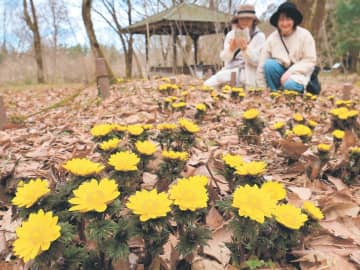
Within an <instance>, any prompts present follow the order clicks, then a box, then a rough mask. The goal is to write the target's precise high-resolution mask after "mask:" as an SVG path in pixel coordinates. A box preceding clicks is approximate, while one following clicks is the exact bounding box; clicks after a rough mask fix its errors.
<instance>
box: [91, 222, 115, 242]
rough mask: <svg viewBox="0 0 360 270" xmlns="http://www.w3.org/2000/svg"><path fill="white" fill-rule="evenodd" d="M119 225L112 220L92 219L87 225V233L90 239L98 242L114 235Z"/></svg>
mask: <svg viewBox="0 0 360 270" xmlns="http://www.w3.org/2000/svg"><path fill="white" fill-rule="evenodd" d="M118 229H119V226H118V224H117V223H115V222H114V221H112V220H94V221H92V222H91V223H90V224H89V225H88V227H87V230H86V232H87V235H88V237H89V239H90V240H94V241H95V242H97V243H98V244H101V243H102V242H103V241H105V240H107V239H109V238H112V237H114V236H115V234H116V232H117V230H118Z"/></svg>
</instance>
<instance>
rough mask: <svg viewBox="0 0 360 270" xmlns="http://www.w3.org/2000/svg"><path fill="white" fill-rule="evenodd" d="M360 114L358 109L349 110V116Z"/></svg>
mask: <svg viewBox="0 0 360 270" xmlns="http://www.w3.org/2000/svg"><path fill="white" fill-rule="evenodd" d="M358 115H359V112H358V111H356V110H351V111H349V112H348V117H349V118H353V117H356V116H358Z"/></svg>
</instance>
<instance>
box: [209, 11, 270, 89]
mask: <svg viewBox="0 0 360 270" xmlns="http://www.w3.org/2000/svg"><path fill="white" fill-rule="evenodd" d="M231 22H232V24H233V29H232V30H231V31H230V32H229V33H228V34H227V35H226V37H225V41H224V50H223V51H221V53H220V58H221V59H222V60H223V61H224V62H225V66H224V68H223V69H222V70H220V71H219V72H218V73H216V74H215V75H213V76H212V77H210V78H209V79H208V80H207V81H205V83H204V84H205V85H207V86H211V87H219V86H221V85H223V84H226V83H229V82H230V80H231V73H232V72H236V78H237V85H242V86H250V87H253V86H255V84H256V69H257V66H258V62H259V56H260V52H261V49H262V46H263V44H264V42H265V35H264V33H262V32H261V30H260V29H259V28H258V27H257V24H258V23H259V20H258V18H257V17H256V14H255V8H254V6H253V5H241V6H240V7H239V9H238V10H236V12H235V15H234V17H233V19H232V21H231Z"/></svg>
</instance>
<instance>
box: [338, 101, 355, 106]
mask: <svg viewBox="0 0 360 270" xmlns="http://www.w3.org/2000/svg"><path fill="white" fill-rule="evenodd" d="M352 103H353V102H352V100H337V101H336V102H335V105H336V106H351V105H352Z"/></svg>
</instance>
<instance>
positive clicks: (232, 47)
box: [229, 38, 238, 52]
mask: <svg viewBox="0 0 360 270" xmlns="http://www.w3.org/2000/svg"><path fill="white" fill-rule="evenodd" d="M237 48H238V46H237V44H236V40H235V39H234V38H231V39H230V41H229V50H230V51H231V52H233V51H235V50H236V49H237Z"/></svg>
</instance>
